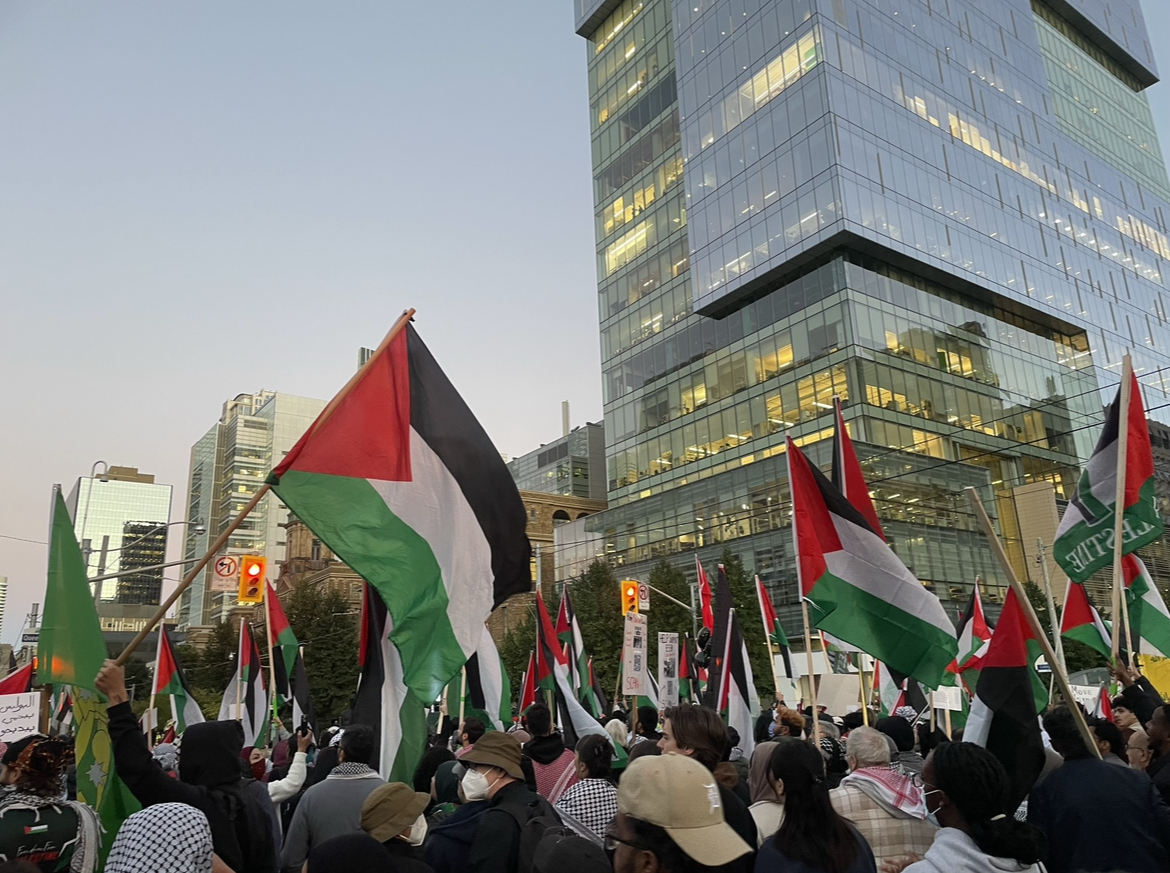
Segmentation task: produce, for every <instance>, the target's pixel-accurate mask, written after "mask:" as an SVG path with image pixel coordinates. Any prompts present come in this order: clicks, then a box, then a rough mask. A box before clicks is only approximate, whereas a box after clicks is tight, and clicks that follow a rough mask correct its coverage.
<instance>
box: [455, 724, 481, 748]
mask: <svg viewBox="0 0 1170 873" xmlns="http://www.w3.org/2000/svg"><path fill="white" fill-rule="evenodd" d="M486 733H487V728H485V727H484V726H483V722H482V721H480V720H479V719H478V718H475V717H471V718H465V719H463V727H461V728H460V729H459V744H460V745H462V746H474V745H475V744H476V743H477V742H478V741H479V738H480V737H482V736H483V735H484V734H486Z"/></svg>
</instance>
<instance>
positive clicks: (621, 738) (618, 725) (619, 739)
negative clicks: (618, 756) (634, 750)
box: [605, 718, 630, 746]
mask: <svg viewBox="0 0 1170 873" xmlns="http://www.w3.org/2000/svg"><path fill="white" fill-rule="evenodd" d="M605 732H606V733H607V734H609V738H610V739H611V740H613V744H614V745H615V746H625V744H626V743H628V742H629V740H630V732H629V731H628V730H627V729H626V723H625V722H624V721H622V720H621V719H617V718H611V719H610V720H609V721H607V722H606V723H605Z"/></svg>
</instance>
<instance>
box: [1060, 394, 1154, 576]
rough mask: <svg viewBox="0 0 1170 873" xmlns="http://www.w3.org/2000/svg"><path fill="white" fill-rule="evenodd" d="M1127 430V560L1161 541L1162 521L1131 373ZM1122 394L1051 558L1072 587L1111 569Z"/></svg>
mask: <svg viewBox="0 0 1170 873" xmlns="http://www.w3.org/2000/svg"><path fill="white" fill-rule="evenodd" d="M1130 386H1131V389H1130V391H1131V393H1130V402H1129V421H1128V422H1127V427H1128V430H1129V436H1128V441H1127V445H1126V455H1127V458H1126V463H1125V509H1124V512H1125V516H1124V521H1123V523H1122V554H1126V555H1128V554H1129V553H1130V552H1133V551H1135V550H1137V549H1139V548H1141V547H1142V546H1144V545H1146V544H1147V543H1152V542H1153V541H1154V540H1156V539H1158V537H1160V536H1161V535H1162V519H1161V517H1159V515H1158V510H1157V507H1156V505H1155V503H1154V457H1153V453H1152V452H1151V451H1150V431H1149V427H1148V426H1147V424H1146V412H1145V409H1144V407H1143V406H1142V392H1141V389H1140V388H1139V386H1138V381H1137V377H1136V376H1134V375H1133V373H1130ZM1120 418H1121V389H1120V388H1118V391H1117V397H1116V398H1114V400H1113V403H1112V405H1110V407H1109V409H1108V411H1107V412H1106V413H1105V430H1104V431H1103V432H1102V433H1101V438H1100V439H1099V440H1098V441H1097V448H1095V449H1094V450H1093V455H1092V457H1091V458H1089V463H1088V464H1086V465H1085V469H1084V471H1083V472H1082V473H1081V478H1080V481H1079V482H1078V483H1077V493H1076V496H1074V497H1073V499H1072V500H1070V501H1069V504H1068V508H1067V509H1065V511H1064V517H1063V518H1062V519H1061V520H1060V527H1058V528H1057V530H1056V541H1055V542H1054V543H1053V546H1052V554H1053V557H1055V558H1056V562H1057V563H1058V564H1060V566H1061V568H1062V569H1063V570H1064V572H1065V573H1066V574H1067V575H1068V577H1069V578H1070V579H1071V580H1073V581H1074V582H1084V581H1085V580H1086V579H1088V578H1089V577H1090V576H1092V575H1093V573H1095V572H1096V571H1098V570H1100V569H1102V568H1104V567H1108V566H1110V565H1111V564H1112V563H1113V551H1114V549H1113V535H1114V530H1113V528H1114V515H1113V512H1114V506H1113V504H1114V502H1115V500H1116V497H1117V493H1116V489H1117V443H1118V435H1119V434H1120V432H1121V430H1120Z"/></svg>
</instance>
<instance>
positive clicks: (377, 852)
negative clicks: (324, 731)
mask: <svg viewBox="0 0 1170 873" xmlns="http://www.w3.org/2000/svg"><path fill="white" fill-rule="evenodd" d="M346 730H348V728H347V729H346ZM401 863H402V862H401V860H399V859H397V858H395V857H394V856H393V855H391V854H390V853H389V852H388V851H386V847H385V846H383V845H382V844H381V843H379V842H378V841H377V840H375V839H374V838H373V837H371V836H370V835H369V834H367V833H363V832H361V831H358V832H357V833H354V834H346V835H345V836H341V837H334V838H333V839H331V840H326V841H325V842H323V843H321V845H319V846H316V847H314V848H313V850H312V851H311V852H309V857H308V858H306V859H305V867H304V873H397V871H398V870H399V867H400V865H401ZM295 873H301V868H300V867H298V868H297V869H296V871H295Z"/></svg>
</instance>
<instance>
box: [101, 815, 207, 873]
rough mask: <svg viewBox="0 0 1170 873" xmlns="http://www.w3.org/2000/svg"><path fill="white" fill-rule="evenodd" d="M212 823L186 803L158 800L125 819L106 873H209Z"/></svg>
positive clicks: (112, 849)
mask: <svg viewBox="0 0 1170 873" xmlns="http://www.w3.org/2000/svg"><path fill="white" fill-rule="evenodd" d="M211 854H212V845H211V826H210V825H208V823H207V816H205V815H204V814H203V813H202V812H200V811H199V810H197V809H196V808H195V807H193V806H188V805H187V804H185V803H159V804H156V805H155V806H148V807H147V808H146V809H144V810H142V811H141V812H136V813H134V815H132V816H130V817H129V818H128V819H126V821H125V822H123V823H122V828H121V830H119V831H118V836H117V838H115V840H114V845H113V848H111V849H110V857H109V860H107V861H106V873H143V871H146V870H149V871H151V873H211Z"/></svg>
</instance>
